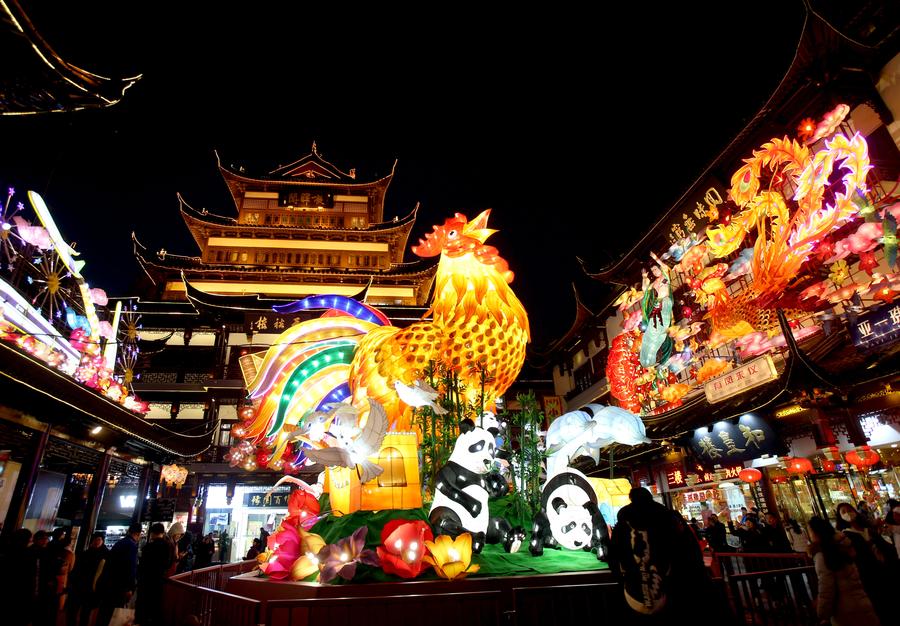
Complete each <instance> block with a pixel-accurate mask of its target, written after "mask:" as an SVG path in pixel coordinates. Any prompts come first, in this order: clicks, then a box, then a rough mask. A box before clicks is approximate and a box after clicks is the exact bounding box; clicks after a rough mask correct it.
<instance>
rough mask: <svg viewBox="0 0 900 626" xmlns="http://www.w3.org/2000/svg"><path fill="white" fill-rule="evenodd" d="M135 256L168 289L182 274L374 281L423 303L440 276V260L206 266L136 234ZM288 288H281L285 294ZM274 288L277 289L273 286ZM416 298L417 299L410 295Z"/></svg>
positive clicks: (290, 281) (297, 281) (300, 281)
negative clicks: (152, 246)
mask: <svg viewBox="0 0 900 626" xmlns="http://www.w3.org/2000/svg"><path fill="white" fill-rule="evenodd" d="M132 242H133V249H134V255H135V258H136V259H137V261H138V263H139V264H140V266H141V268H142V269H143V270H144V273H145V274H146V275H147V277H148V278H149V279H150V281H151V282H152V283H153V284H154V285H156V286H157V287H165V286H166V285H168V284H171V283H173V282H178V283H179V284H180V283H181V282H182V275H183V276H186V277H188V279H189V280H192V281H195V282H203V281H211V282H219V281H222V282H226V283H231V284H236V283H241V282H244V283H264V284H268V285H273V286H274V285H287V286H290V285H296V286H297V291H298V292H302V289H300V287H301V286H302V285H304V284H305V285H332V286H335V287H337V286H341V285H345V286H347V287H349V286H351V285H358V286H359V288H360V289H361V288H362V287H363V286H365V285H366V284H367V283H368V282H369V281H370V280H371V281H372V283H373V284H374V285H375V286H377V287H379V288H382V287H407V288H412V289H413V294H414V297H415V301H416V302H417V303H418V304H423V303H424V302H425V301H426V300H427V298H428V295H429V293H430V291H431V289H432V286H433V283H434V276H435V274H436V273H437V265H438V263H437V261H436V260H434V259H417V260H415V261H413V262H410V263H396V264H394V265H392V266H391V268H390V269H387V270H381V271H376V272H373V271H372V270H371V269H362V268H360V269H356V268H347V269H343V268H336V269H332V268H303V267H281V266H279V267H271V266H265V267H263V266H252V265H251V266H243V265H235V264H215V265H211V264H208V263H205V262H204V261H203V259H201V258H200V257H189V256H183V255H178V254H169V253H167V252H166V251H165V250H160V251H159V252H157V253H156V254H153V253H152V252H150V251H148V250H147V248H146V246H144V245H143V244H142V243H141V242H140V241H138V239H137V237H136V236H135V235H134V234H132ZM284 288H285V287H281V288H279V289H280V290H281V291H283V290H284ZM273 289H275V288H274V287H273ZM409 297H413V296H409Z"/></svg>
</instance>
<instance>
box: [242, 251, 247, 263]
mask: <svg viewBox="0 0 900 626" xmlns="http://www.w3.org/2000/svg"><path fill="white" fill-rule="evenodd" d="M246 262H247V253H246V252H241V263H246Z"/></svg>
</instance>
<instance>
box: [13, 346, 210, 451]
mask: <svg viewBox="0 0 900 626" xmlns="http://www.w3.org/2000/svg"><path fill="white" fill-rule="evenodd" d="M0 393H2V394H3V397H4V398H5V400H4V403H5V404H6V405H8V406H10V407H11V408H14V409H17V410H20V411H22V412H24V413H28V414H33V415H37V416H40V417H41V419H49V420H50V421H52V422H54V423H55V424H57V425H59V427H61V428H72V427H73V425H76V424H83V425H85V427H86V428H87V427H93V426H95V425H98V424H99V425H102V426H103V427H104V428H105V429H107V430H108V431H109V432H110V433H112V434H111V435H109V436H111V437H112V438H113V439H112V442H113V443H115V445H116V446H117V447H118V448H119V449H121V450H131V451H134V452H137V453H140V454H142V455H143V456H145V457H148V458H151V459H155V460H157V461H159V460H162V459H163V458H170V457H171V455H176V456H179V457H192V456H195V455H197V454H200V453H201V452H203V451H204V450H206V449H207V448H208V447H209V445H210V443H211V440H212V435H213V434H214V433H215V432H216V430H215V429H212V430H210V431H209V432H206V433H196V434H193V435H182V434H180V433H176V432H173V431H171V430H168V429H166V428H164V427H162V426H160V425H159V424H155V423H152V422H149V421H147V420H145V419H143V418H142V417H141V416H139V415H137V414H136V413H133V412H131V411H129V410H127V409H125V408H124V407H122V406H121V405H119V404H118V403H116V402H113V401H112V400H110V399H109V398H106V397H105V396H102V395H100V394H99V393H97V392H96V391H94V390H93V389H90V388H89V387H86V386H84V385H82V384H80V383H79V382H77V381H76V380H75V379H74V378H72V377H70V376H67V375H66V374H63V373H62V372H59V371H58V370H56V369H53V368H51V367H50V366H48V365H47V364H45V363H43V362H41V361H39V360H37V359H35V358H34V357H32V356H31V355H29V354H26V353H24V352H22V351H21V350H19V349H18V348H17V347H15V346H13V345H11V344H8V343H5V342H0Z"/></svg>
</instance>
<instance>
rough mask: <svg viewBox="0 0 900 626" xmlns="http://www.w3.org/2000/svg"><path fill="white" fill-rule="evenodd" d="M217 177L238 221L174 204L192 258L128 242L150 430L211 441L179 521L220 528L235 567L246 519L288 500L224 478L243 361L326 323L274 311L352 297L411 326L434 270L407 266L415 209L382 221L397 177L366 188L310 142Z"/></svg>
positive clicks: (307, 314)
mask: <svg viewBox="0 0 900 626" xmlns="http://www.w3.org/2000/svg"><path fill="white" fill-rule="evenodd" d="M219 171H220V172H221V173H222V177H223V178H224V180H225V184H226V185H227V186H228V189H229V190H230V192H231V197H232V199H233V200H234V205H235V209H236V211H234V212H232V211H220V212H219V213H226V214H229V215H219V214H214V213H212V212H208V211H206V210H198V209H195V208H193V207H191V206H190V205H189V204H188V203H187V202H185V201H184V200H183V199H182V198H181V196H179V202H180V209H181V216H182V218H183V219H184V223H185V224H186V225H187V227H188V229H189V230H190V232H191V234H192V235H193V237H194V241H195V242H196V244H197V246H198V248H199V254H197V255H196V256H182V255H178V254H173V253H171V252H168V251H166V250H165V249H161V250H158V251H151V250H149V249H148V248H147V247H145V246H144V245H142V244H141V243H140V242H139V241H138V240H137V238H135V240H134V252H135V256H136V258H137V261H138V262H139V263H140V265H141V267H143V269H144V271H145V272H146V274H147V276H148V277H149V278H150V280H151V281H152V283H153V289H151V290H150V291H151V292H152V293H150V294H149V296H150V297H146V296H147V295H148V294H144V295H143V296H142V297H141V298H139V299H138V300H137V301H135V303H134V304H135V305H136V309H135V310H134V311H133V312H132V314H133V317H135V320H136V322H135V323H136V324H137V325H138V327H139V329H140V330H139V333H140V336H141V338H142V339H143V340H144V341H145V342H147V341H153V342H154V346H156V347H155V348H154V349H153V350H147V351H144V352H143V354H142V356H141V360H140V363H138V364H137V365H136V367H135V371H136V376H135V382H134V389H135V391H136V392H137V393H138V394H139V395H140V396H141V398H143V399H145V400H146V401H148V402H149V408H150V411H149V413H148V414H147V419H149V420H150V421H151V423H154V425H158V426H159V427H160V428H164V429H166V430H168V431H171V432H176V433H181V434H184V435H186V436H189V437H191V438H193V439H195V440H197V441H200V440H203V441H204V442H206V443H208V444H209V447H207V448H206V449H205V450H204V451H203V452H202V453H201V454H199V455H198V456H196V457H194V458H192V459H190V460H189V461H188V463H189V468H190V472H191V475H192V476H191V479H190V481H191V485H192V487H191V489H190V490H184V491H185V492H186V493H187V492H188V491H189V492H190V494H191V495H192V496H196V497H195V498H191V499H190V502H188V500H187V497H185V498H184V499H183V500H184V501H182V500H179V504H178V511H177V512H185V511H186V512H187V516H186V519H187V522H188V527H189V528H190V529H192V532H196V533H202V534H206V533H207V532H216V533H218V532H219V531H223V530H224V529H226V528H227V529H228V534H229V535H230V536H231V537H233V538H234V540H235V544H234V548H233V554H231V556H233V557H235V558H238V557H240V556H242V555H243V554H245V553H246V550H247V547H248V546H249V542H250V541H251V540H252V538H253V536H255V535H256V534H257V533H258V528H257V527H256V526H254V524H256V522H254V521H253V520H256V519H257V517H258V516H260V515H263V517H264V518H265V519H270V520H274V519H276V517H275V516H277V515H284V514H285V513H286V509H285V508H284V504H283V503H281V504H280V505H279V506H278V507H274V508H272V507H269V508H253V505H252V504H247V503H246V502H245V500H247V498H250V497H251V495H252V494H253V493H258V490H260V489H261V490H263V491H265V489H267V485H268V486H271V485H272V483H273V482H274V481H275V477H274V475H273V474H272V473H270V472H261V471H258V472H248V471H247V470H245V469H244V468H242V467H232V466H230V465H229V463H228V462H227V457H226V456H225V453H226V452H227V451H228V449H229V448H230V447H231V446H233V445H234V444H235V443H236V440H235V439H234V438H233V437H232V436H231V428H232V426H233V425H234V424H235V423H237V422H238V421H239V420H240V419H242V418H241V411H242V409H245V408H246V397H247V390H246V388H245V383H244V380H243V378H242V376H241V368H240V365H239V360H240V358H241V357H242V356H244V355H246V354H252V353H257V352H262V351H265V350H266V349H267V348H268V347H269V346H270V345H271V344H272V343H273V342H275V341H277V340H278V337H279V336H280V335H281V333H282V332H283V331H284V330H286V329H287V328H289V327H290V326H291V325H293V324H297V323H299V322H301V321H303V320H305V319H310V318H312V317H318V316H319V315H321V314H322V313H323V311H321V310H302V311H299V312H296V313H290V314H285V313H277V312H275V311H274V310H273V306H274V305H277V304H285V303H288V302H291V301H294V300H298V299H300V298H303V297H306V296H310V295H317V294H341V295H348V296H355V297H357V298H361V299H365V301H366V302H367V303H369V304H372V305H375V306H377V307H379V309H380V310H381V311H383V312H384V313H385V315H387V317H388V318H389V319H390V320H391V321H392V323H394V324H395V325H398V326H406V325H408V324H410V323H411V322H413V321H417V320H419V319H421V318H422V317H423V316H425V315H427V312H428V306H427V301H428V298H429V295H430V291H431V287H432V283H433V282H434V275H435V272H436V271H437V260H436V259H430V260H419V261H414V262H411V263H404V262H403V255H404V251H405V249H406V246H407V238H408V237H409V233H410V230H411V229H412V228H413V226H414V223H415V217H416V210H415V209H413V210H412V211H411V212H410V213H409V214H408V215H406V217H395V218H392V219H391V218H388V220H387V221H385V218H384V200H385V194H386V193H387V189H388V186H389V185H390V182H391V179H392V178H393V168H391V173H390V174H389V175H387V176H384V177H382V178H378V177H374V179H373V180H369V181H363V180H360V179H359V178H358V177H357V176H356V172H355V171H354V170H350V171H343V170H341V169H340V168H338V167H336V166H335V165H333V164H332V163H329V162H328V161H326V160H325V159H323V158H322V156H321V155H320V154H319V153H318V151H317V150H316V146H315V144H313V147H312V152H311V153H310V154H308V155H306V156H304V157H303V158H301V159H298V160H296V161H294V162H292V163H290V164H288V165H285V166H281V167H278V168H277V169H275V170H273V171H271V172H269V173H268V174H266V175H262V176H251V175H250V174H248V173H247V172H245V171H244V168H241V167H234V166H227V167H226V166H225V165H223V164H222V163H221V162H220V163H219ZM138 319H139V322H138V321H137V320H138ZM253 490H257V491H253ZM257 499H258V498H257ZM279 507H280V508H279ZM207 508H209V512H208V513H207ZM279 519H280V518H279ZM270 526H271V524H270ZM269 530H270V531H271V530H274V526H271V527H270V528H269ZM223 536H224V535H223ZM223 545H226V547H223V548H222V550H223V552H222V554H226V555H228V554H229V550H230V549H229V548H228V547H227V542H226V543H225V544H223Z"/></svg>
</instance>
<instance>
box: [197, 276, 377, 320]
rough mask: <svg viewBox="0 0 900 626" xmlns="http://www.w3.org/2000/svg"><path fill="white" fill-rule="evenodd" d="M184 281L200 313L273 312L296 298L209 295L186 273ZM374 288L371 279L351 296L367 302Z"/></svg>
mask: <svg viewBox="0 0 900 626" xmlns="http://www.w3.org/2000/svg"><path fill="white" fill-rule="evenodd" d="M181 279H182V280H183V281H184V286H185V294H186V295H187V299H188V302H190V303H191V304H192V305H193V306H194V308H195V309H197V310H198V311H201V310H204V309H208V310H218V311H266V312H268V311H272V310H274V308H273V307H275V306H278V305H282V304H288V303H290V302H295V301H296V300H295V299H294V298H267V297H265V296H261V295H259V294H252V295H233V294H218V293H209V292H207V291H203V290H202V289H198V288H197V287H195V286H194V285H192V284H191V283H190V281H188V280H187V278H185V276H184V273H182V274H181ZM371 286H372V281H371V279H370V280H369V284H368V285H366V286H365V287H364V288H363V289H361V290H360V291H359V292H358V293H355V294H353V295H352V296H350V297H351V298H353V299H354V300H365V297H366V292H367V291H368V290H369V287H371Z"/></svg>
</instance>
